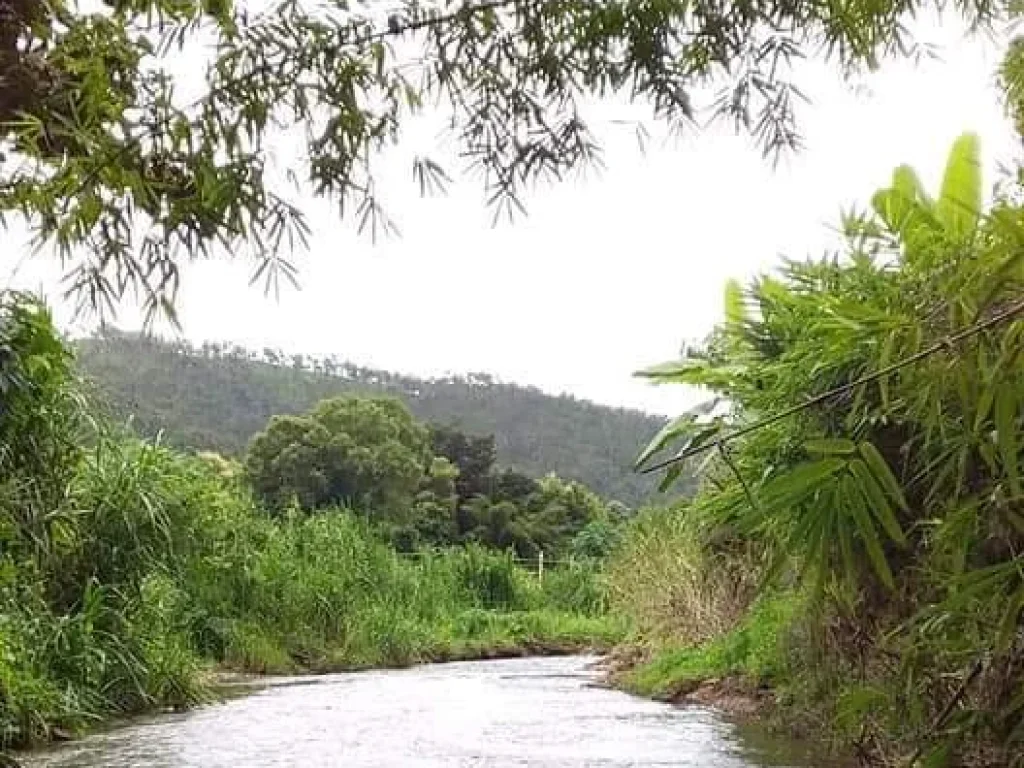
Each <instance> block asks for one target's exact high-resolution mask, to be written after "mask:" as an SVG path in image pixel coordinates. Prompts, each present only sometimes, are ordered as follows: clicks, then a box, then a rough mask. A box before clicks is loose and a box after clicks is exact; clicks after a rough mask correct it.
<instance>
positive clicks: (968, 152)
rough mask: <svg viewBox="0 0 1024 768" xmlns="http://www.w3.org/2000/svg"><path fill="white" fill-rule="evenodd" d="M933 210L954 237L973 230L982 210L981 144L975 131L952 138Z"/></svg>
mask: <svg viewBox="0 0 1024 768" xmlns="http://www.w3.org/2000/svg"><path fill="white" fill-rule="evenodd" d="M935 213H936V216H938V218H939V221H940V222H942V226H943V227H944V228H945V229H946V231H947V232H949V233H950V234H951V235H953V236H954V237H956V238H957V239H966V238H968V237H970V236H971V235H973V234H974V231H975V229H976V228H977V226H978V217H979V216H980V214H981V148H980V142H979V140H978V137H977V135H975V134H973V133H966V134H964V135H963V136H960V137H959V138H958V139H957V140H956V141H955V142H953V149H952V150H951V151H950V153H949V159H948V160H947V161H946V171H945V175H944V176H943V178H942V191H941V193H940V194H939V199H938V201H937V202H936V205H935Z"/></svg>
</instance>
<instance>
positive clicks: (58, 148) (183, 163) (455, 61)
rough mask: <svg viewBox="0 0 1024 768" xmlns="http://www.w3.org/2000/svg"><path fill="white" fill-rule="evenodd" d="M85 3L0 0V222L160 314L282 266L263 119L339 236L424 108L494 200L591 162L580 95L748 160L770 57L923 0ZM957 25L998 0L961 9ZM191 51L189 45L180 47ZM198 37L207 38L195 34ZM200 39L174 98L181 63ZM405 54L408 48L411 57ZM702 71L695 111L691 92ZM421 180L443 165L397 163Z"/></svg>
mask: <svg viewBox="0 0 1024 768" xmlns="http://www.w3.org/2000/svg"><path fill="white" fill-rule="evenodd" d="M396 5H397V8H395V10H394V12H393V13H392V14H391V15H389V16H387V17H385V15H384V12H382V11H381V10H380V9H379V8H377V7H375V4H357V5H355V6H354V7H350V5H349V4H348V3H346V2H343V1H342V0H328V2H326V3H322V4H318V5H317V6H316V7H314V8H309V7H306V6H304V5H302V4H300V3H298V2H296V0H280V2H275V3H273V4H272V5H271V6H270V7H265V6H264V7H261V8H253V7H250V5H249V4H246V3H244V2H243V3H240V4H239V5H238V6H233V5H232V4H231V3H229V2H227V0H203V1H202V2H200V1H199V0H135V2H125V1H124V0H106V2H105V7H104V8H102V9H101V10H99V11H96V12H86V11H82V10H78V9H77V8H74V7H72V6H70V5H68V4H66V3H64V2H60V1H59V0H58V2H54V3H44V2H43V1H42V0H17V1H12V0H4V2H3V3H2V4H0V72H3V73H4V77H3V80H2V82H0V142H2V143H3V149H4V157H3V159H2V160H0V163H2V165H0V214H2V213H4V212H17V213H18V214H20V215H23V216H24V217H26V218H27V220H28V222H29V225H30V227H31V229H32V231H33V232H34V234H35V235H36V238H37V240H38V241H39V242H40V243H45V244H47V245H50V246H53V247H55V248H56V250H57V251H58V253H59V255H60V256H61V257H62V258H63V259H65V263H67V264H68V265H69V268H70V270H71V274H70V287H71V290H72V291H73V292H75V293H76V294H77V295H78V296H79V297H80V298H81V299H82V300H83V301H84V302H85V304H86V305H88V306H92V307H101V308H102V307H104V306H106V305H108V304H109V303H110V302H111V301H112V300H114V299H116V298H119V297H121V296H124V295H126V294H128V293H131V292H135V293H137V294H138V295H139V296H140V297H141V300H142V301H143V303H144V304H145V306H146V308H147V309H148V310H150V311H153V312H156V311H165V312H173V305H174V301H175V297H176V291H177V288H178V284H179V279H180V271H181V268H182V265H183V263H184V262H186V261H188V260H190V259H193V258H205V257H212V256H217V255H227V254H231V255H234V254H236V253H237V252H241V251H243V250H244V249H243V246H245V245H248V246H249V247H250V249H249V253H250V255H251V256H252V257H253V259H254V263H255V272H254V278H258V279H265V280H266V281H267V283H268V285H270V284H273V283H274V282H275V281H276V280H278V279H279V278H280V277H281V276H284V277H286V278H290V277H292V267H291V266H290V265H289V263H288V262H287V260H286V252H287V250H288V249H289V248H291V247H295V246H297V245H299V244H301V243H302V242H303V241H304V238H305V235H306V233H307V231H308V230H307V225H306V223H305V221H304V219H303V215H302V212H301V211H300V210H299V209H298V208H297V207H296V206H295V205H294V203H293V202H292V201H290V200H289V199H288V198H286V197H285V196H284V195H283V194H282V193H281V192H280V191H279V190H280V189H282V187H281V185H280V184H278V183H276V180H275V179H274V178H273V177H272V175H271V174H269V173H268V168H267V152H266V145H267V143H268V139H269V138H270V137H271V136H272V135H273V133H272V132H276V131H288V130H292V129H302V130H303V131H304V136H303V138H304V139H305V163H304V166H303V167H302V169H301V174H302V175H303V176H304V177H305V178H304V181H305V183H306V184H307V185H308V187H309V188H310V189H311V190H312V191H313V193H314V194H316V195H319V196H326V197H330V198H332V199H334V200H336V201H337V203H338V209H339V212H340V213H341V214H342V215H343V216H352V215H354V216H355V218H356V219H357V222H358V224H359V226H360V227H361V228H366V229H370V230H371V231H373V232H375V233H376V232H377V231H380V230H382V229H383V230H386V229H388V228H389V226H390V221H389V219H388V218H387V215H386V214H385V212H384V210H383V207H382V204H381V201H380V200H379V199H378V197H377V194H376V191H375V187H374V183H373V182H374V161H375V157H376V156H377V154H378V153H379V151H380V150H383V149H386V148H387V147H389V146H391V145H393V144H394V143H395V142H396V141H397V140H398V139H399V138H400V137H401V135H402V127H403V125H404V124H405V122H406V120H407V119H408V117H409V116H410V115H412V114H415V113H417V112H420V111H421V110H422V109H423V106H424V104H426V103H427V102H428V101H431V102H436V103H437V104H438V105H439V107H440V108H441V109H442V110H443V111H445V112H446V113H447V114H448V115H449V116H450V118H451V123H450V124H451V128H452V132H453V134H454V136H455V138H456V140H457V142H458V143H459V145H460V147H461V156H463V157H464V158H466V160H467V162H468V164H469V168H470V170H472V171H476V172H478V173H479V175H480V176H481V177H482V180H483V185H484V188H485V194H486V196H487V198H488V199H489V200H490V201H491V203H492V204H493V205H494V206H496V212H497V213H498V214H503V213H511V212H512V211H514V210H516V209H518V208H520V207H521V205H522V203H521V201H520V193H521V191H522V189H523V188H524V186H525V185H527V184H529V183H530V182H531V181H533V180H536V179H549V178H550V179H557V178H560V177H562V176H564V175H565V174H566V173H567V172H569V171H571V170H574V169H577V168H580V167H581V166H585V165H587V164H589V163H592V162H594V161H595V159H596V158H597V157H598V147H597V144H596V141H595V138H594V136H593V135H592V133H591V131H590V129H589V127H588V124H587V121H586V120H585V118H584V116H583V114H582V110H581V101H582V100H583V99H584V98H585V97H588V96H602V95H606V94H610V93H626V94H628V95H629V96H630V97H631V98H632V99H634V100H641V101H644V102H647V103H649V104H651V106H652V107H653V111H654V115H655V116H656V117H657V118H659V119H663V120H665V121H668V122H669V123H670V124H672V125H673V126H674V127H682V126H684V125H686V124H688V123H691V122H693V121H694V120H695V118H697V117H698V116H700V115H701V114H702V113H705V112H710V113H711V114H713V115H715V116H719V117H723V118H726V119H728V120H730V121H732V122H733V123H734V124H735V125H736V126H737V127H738V128H739V129H741V130H744V131H748V132H750V133H751V134H753V135H754V136H755V138H756V139H757V141H758V142H759V144H760V146H761V147H762V148H763V149H764V150H765V152H767V153H777V152H780V151H783V150H785V149H788V148H792V147H794V146H796V145H797V144H798V142H799V137H798V134H797V132H796V128H795V123H794V114H793V112H794V102H795V101H797V99H798V97H797V91H795V90H794V87H793V85H792V84H791V83H790V82H789V68H788V66H787V65H788V63H789V62H790V61H791V60H793V59H795V58H799V57H800V56H801V55H802V54H804V53H805V52H806V51H808V50H810V49H813V50H816V51H823V52H824V54H825V55H826V56H827V57H829V58H830V59H831V60H833V61H834V62H836V63H837V65H838V66H839V67H841V68H843V69H844V70H845V69H848V68H852V67H857V66H862V65H866V66H873V65H875V64H876V63H877V62H878V60H879V59H880V57H882V56H884V55H887V54H891V53H909V52H911V51H912V47H913V46H912V45H911V41H910V40H909V39H908V37H907V34H906V32H905V29H904V26H903V25H904V22H905V21H906V20H907V19H909V18H910V17H911V16H912V15H914V14H915V13H916V12H918V11H920V10H921V9H923V8H927V7H930V6H938V5H940V4H939V3H928V2H925V1H924V0H881V1H878V0H848V1H847V2H842V3H834V2H829V3H807V2H798V1H797V0H749V1H748V2H742V3H715V2H700V3H695V2H691V0H604V1H603V2H582V1H581V0H426V1H424V0H402V1H401V2H399V3H397V4H396ZM956 5H957V7H958V8H959V9H960V10H961V12H962V13H963V15H964V16H965V17H966V18H967V19H968V20H969V21H970V22H971V23H972V24H983V23H987V22H989V21H991V20H992V19H993V18H994V17H997V16H999V15H1001V14H1002V13H1003V12H1004V11H1005V10H1006V7H1007V6H1008V3H1007V2H1006V1H1005V0H970V2H968V1H967V0H961V1H960V2H958V3H957V4H956ZM200 43H203V44H207V45H206V46H205V48H203V49H200V48H199V45H200ZM209 43H213V45H212V46H210V45H208V44H209ZM200 50H215V51H216V53H215V54H214V55H213V57H212V58H211V59H210V60H209V61H208V63H207V72H206V78H205V81H204V82H205V87H204V88H203V89H202V90H201V92H199V93H198V94H193V95H188V96H186V95H181V93H180V91H181V90H182V89H181V88H179V87H178V86H181V85H182V81H183V79H184V77H183V75H182V74H181V71H180V63H181V61H182V60H183V59H185V58H188V57H192V58H195V56H197V55H199V53H200ZM414 53H415V55H414ZM709 83H710V84H714V85H717V86H719V89H718V91H717V94H716V95H715V97H714V98H713V99H712V100H711V101H710V103H708V104H702V103H699V102H698V101H697V97H698V92H699V91H700V92H707V90H706V86H707V85H708V84H709ZM413 171H414V174H415V176H416V178H417V180H418V182H419V185H420V187H421V190H422V191H423V192H429V191H432V190H436V189H438V188H443V186H444V183H445V181H446V179H447V178H448V176H447V173H446V171H445V169H443V168H442V167H441V166H440V165H439V164H438V163H437V162H436V161H434V160H432V159H430V158H424V157H420V158H417V159H416V160H415V161H414V163H413Z"/></svg>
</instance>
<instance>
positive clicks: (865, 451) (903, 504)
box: [857, 441, 910, 512]
mask: <svg viewBox="0 0 1024 768" xmlns="http://www.w3.org/2000/svg"><path fill="white" fill-rule="evenodd" d="M857 450H858V451H859V452H860V455H861V457H862V458H863V459H864V461H865V462H866V463H867V465H868V468H869V469H870V470H871V474H872V475H874V476H875V480H876V481H878V484H879V485H880V486H881V487H882V489H883V490H884V491H885V492H886V493H887V494H888V495H889V498H891V499H892V500H893V501H894V502H896V505H897V506H898V507H899V508H900V509H902V510H903V511H904V512H909V511H910V505H908V504H907V500H906V498H905V497H904V495H903V489H902V488H900V484H899V482H897V480H896V477H895V476H894V475H893V473H892V471H891V470H890V469H889V465H888V464H886V463H885V459H883V458H882V454H880V453H879V452H878V449H877V448H875V446H873V445H872V444H871V443H869V442H867V441H864V442H862V443H861V444H860V445H858V446H857Z"/></svg>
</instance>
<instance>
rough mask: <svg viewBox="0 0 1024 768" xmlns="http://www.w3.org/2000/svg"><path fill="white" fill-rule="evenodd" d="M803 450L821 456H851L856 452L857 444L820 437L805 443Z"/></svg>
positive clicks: (841, 439)
mask: <svg viewBox="0 0 1024 768" xmlns="http://www.w3.org/2000/svg"><path fill="white" fill-rule="evenodd" d="M804 450H805V451H807V452H808V453H813V454H820V455H822V456H852V455H853V454H854V453H855V452H856V451H857V444H856V443H854V442H853V441H852V440H846V439H843V438H838V437H837V438H829V437H822V438H816V439H814V440H808V441H807V442H805V443H804Z"/></svg>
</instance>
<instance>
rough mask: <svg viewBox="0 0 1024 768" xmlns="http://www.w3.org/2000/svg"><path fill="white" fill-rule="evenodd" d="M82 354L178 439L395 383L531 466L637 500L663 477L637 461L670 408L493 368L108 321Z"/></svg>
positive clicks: (428, 411) (421, 410) (231, 447)
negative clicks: (574, 390)
mask: <svg viewBox="0 0 1024 768" xmlns="http://www.w3.org/2000/svg"><path fill="white" fill-rule="evenodd" d="M77 348H78V358H79V364H80V366H81V368H82V369H83V371H84V372H85V374H86V375H87V376H88V377H90V378H91V379H93V380H94V381H95V383H96V384H97V385H98V388H99V390H100V392H101V396H102V397H103V399H105V400H106V401H107V402H108V404H109V406H110V408H111V409H112V410H113V411H114V413H115V414H116V415H118V416H120V417H126V416H129V415H130V416H133V417H134V419H135V427H136V429H137V430H139V431H140V432H142V433H144V434H153V433H155V432H156V431H157V430H163V431H164V435H165V439H166V440H167V441H168V442H171V443H173V444H175V445H178V446H182V447H187V448H196V449H210V450H218V451H221V452H224V453H237V452H239V451H241V450H243V449H244V448H245V446H246V444H247V443H248V441H249V438H250V437H252V436H253V435H254V434H255V433H256V432H258V431H260V430H261V429H263V427H264V426H265V425H266V423H267V420H268V419H269V418H270V417H271V416H273V415H275V414H284V413H300V412H303V411H305V410H307V409H309V408H310V406H312V405H313V404H314V403H316V402H318V401H319V400H321V399H323V398H325V397H329V396H332V395H337V394H340V393H345V392H373V393H380V392H385V393H390V394H394V395H397V396H399V397H401V398H402V399H404V400H405V401H406V402H407V403H408V405H409V407H410V409H411V410H412V411H413V413H414V414H415V415H416V416H417V417H419V418H420V419H423V420H424V421H428V422H432V423H436V424H444V425H449V426H455V427H457V428H459V429H460V430H462V431H465V432H468V433H473V434H480V435H487V434H493V435H494V437H495V440H496V444H497V450H498V462H499V464H501V465H502V466H504V467H508V468H512V469H517V470H519V471H521V472H524V473H526V474H529V475H534V476H540V475H543V474H546V473H548V472H555V473H557V474H558V475H560V476H562V477H564V478H567V479H574V480H579V481H581V482H583V483H585V484H586V485H588V486H589V487H591V488H593V489H594V490H595V491H597V492H598V493H600V494H601V495H602V496H605V497H606V498H611V499H618V500H620V501H622V502H624V503H626V504H629V505H631V506H635V505H638V504H640V503H641V502H642V501H643V500H644V499H649V498H652V497H653V496H654V495H655V494H656V480H655V479H653V478H651V477H644V476H640V475H636V474H635V473H633V471H632V469H631V465H632V461H633V459H634V458H635V457H636V455H637V454H638V452H639V451H640V449H641V448H643V446H644V445H646V443H647V441H649V440H650V439H651V437H652V436H653V435H654V434H655V433H656V432H657V431H658V429H660V428H661V426H662V424H663V423H664V420H663V419H662V418H660V417H657V416H651V415H649V414H645V413H642V412H640V411H634V410H626V409H622V408H610V407H606V406H601V405H596V404H594V403H591V402H587V401H584V400H578V399H576V398H573V397H569V396H564V395H563V396H560V397H554V396H551V395H547V394H545V393H543V392H541V391H540V390H538V389H535V388H533V387H523V386H518V385H515V384H506V383H501V382H496V381H494V380H493V379H492V378H491V377H489V376H487V375H480V374H472V375H469V376H464V377H448V378H442V379H420V378H415V377H411V376H402V375H398V374H393V373H388V372H385V371H378V370H372V369H367V368H360V367H358V366H355V365H353V364H351V363H346V362H340V361H338V360H335V359H325V360H320V359H313V358H308V357H303V356H289V355H283V354H281V353H280V352H278V351H275V350H269V349H267V350H262V351H260V352H254V351H251V350H244V349H241V348H239V347H231V346H222V345H216V344H205V345H203V346H202V347H191V346H188V345H185V344H182V343H179V342H167V341H161V340H158V339H152V338H144V337H140V336H138V335H135V334H124V333H120V332H113V331H107V332H104V333H103V334H102V335H100V336H96V337H93V338H89V339H83V340H80V341H79V342H77Z"/></svg>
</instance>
